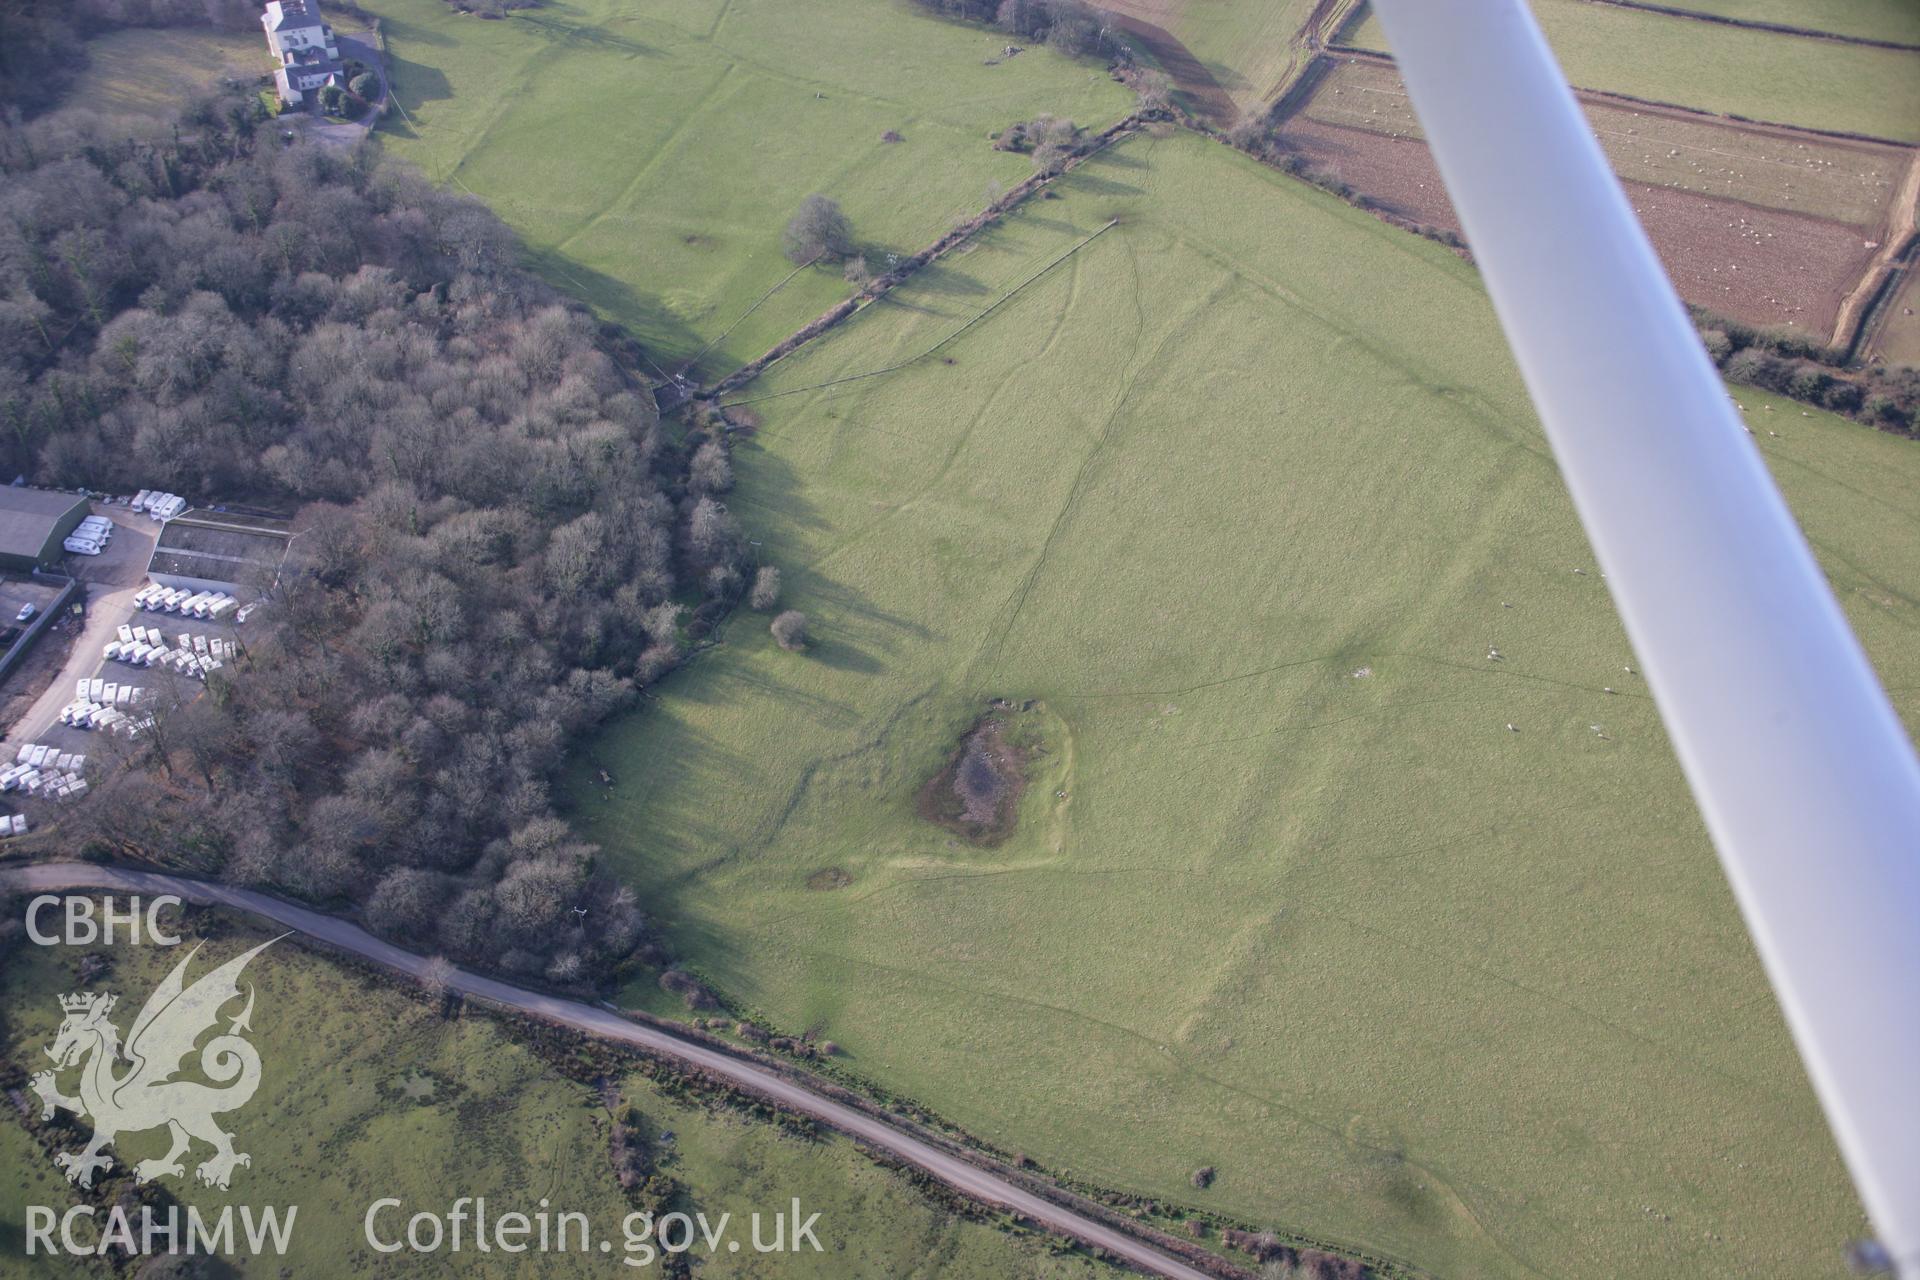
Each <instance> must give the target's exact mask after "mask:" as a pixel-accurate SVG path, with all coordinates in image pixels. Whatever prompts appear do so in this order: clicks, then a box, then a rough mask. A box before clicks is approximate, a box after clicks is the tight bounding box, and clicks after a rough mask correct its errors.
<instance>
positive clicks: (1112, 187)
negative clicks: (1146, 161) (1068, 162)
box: [1073, 169, 1140, 196]
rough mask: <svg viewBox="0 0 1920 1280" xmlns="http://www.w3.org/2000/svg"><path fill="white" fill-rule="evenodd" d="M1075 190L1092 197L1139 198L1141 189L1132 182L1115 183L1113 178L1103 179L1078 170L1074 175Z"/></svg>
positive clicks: (1083, 170)
mask: <svg viewBox="0 0 1920 1280" xmlns="http://www.w3.org/2000/svg"><path fill="white" fill-rule="evenodd" d="M1073 189H1074V190H1075V191H1079V192H1083V193H1085V194H1087V195H1092V196H1137V195H1139V194H1140V188H1139V187H1136V186H1134V185H1133V184H1132V183H1131V182H1115V181H1114V180H1113V179H1112V178H1103V177H1101V176H1100V175H1099V174H1096V173H1089V172H1087V171H1086V170H1085V169H1076V170H1074V173H1073Z"/></svg>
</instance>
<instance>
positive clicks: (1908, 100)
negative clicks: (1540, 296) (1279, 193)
mask: <svg viewBox="0 0 1920 1280" xmlns="http://www.w3.org/2000/svg"><path fill="white" fill-rule="evenodd" d="M1531 7H1532V9H1533V14H1534V17H1535V18H1537V19H1538V20H1539V22H1540V28H1541V30H1542V31H1544V32H1545V33H1546V36H1547V41H1548V43H1550V44H1551V45H1552V46H1553V52H1554V54H1555V56H1557V57H1558V58H1559V60H1560V66H1561V68H1562V70H1564V71H1565V72H1566V75H1567V79H1568V81H1569V82H1571V83H1572V84H1574V85H1577V86H1578V87H1580V88H1582V89H1599V90H1602V91H1605V92H1608V93H1624V94H1627V95H1629V96H1632V97H1636V98H1645V99H1648V100H1650V101H1653V102H1668V103H1672V104H1674V105H1676V106H1682V107H1693V108H1695V109H1697V110H1701V111H1715V112H1721V113H1723V114H1730V115H1740V116H1745V117H1747V118H1748V119H1751V120H1765V121H1770V122H1772V123H1775V124H1792V125H1800V126H1802V127H1805V128H1809V129H1829V130H1836V131H1839V132H1845V133H1863V134H1867V135H1869V136H1872V137H1876V138H1887V139H1891V140H1893V141H1895V142H1920V53H1911V52H1905V51H1901V50H1895V49H1877V48H1873V47H1870V46H1866V45H1850V44H1841V43H1839V42H1836V41H1832V40H1817V39H1810V38H1808V37H1804V36H1790V35H1780V34H1777V33H1774V32H1769V31H1743V30H1740V29H1739V28H1737V27H1729V26H1726V25H1725V24H1723V23H1717V22H1697V21H1694V20H1693V19H1689V18H1672V17H1667V16H1665V15H1662V14H1657V13H1646V12H1638V11H1635V10H1632V9H1623V8H1620V7H1618V6H1615V5H1607V4H1590V3H1588V2H1587V0H1532V6H1531ZM1347 38H1348V40H1349V42H1350V43H1352V44H1354V45H1357V46H1358V47H1360V48H1362V49H1377V50H1381V51H1383V52H1390V50H1388V47H1387V41H1386V32H1385V31H1384V30H1383V29H1382V27H1381V25H1380V20H1379V18H1377V17H1375V16H1373V15H1372V14H1369V15H1368V16H1367V17H1366V19H1365V20H1364V21H1363V22H1361V23H1360V24H1359V26H1358V27H1357V28H1355V29H1353V30H1352V31H1351V33H1350V34H1349V35H1348V37H1347Z"/></svg>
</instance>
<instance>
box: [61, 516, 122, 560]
mask: <svg viewBox="0 0 1920 1280" xmlns="http://www.w3.org/2000/svg"><path fill="white" fill-rule="evenodd" d="M111 541H113V521H111V520H109V519H107V518H106V517H105V516H88V517H87V518H86V519H85V520H82V521H81V522H80V523H79V524H77V525H75V526H73V532H72V533H70V534H68V535H67V540H66V541H65V542H63V543H61V544H60V545H62V546H64V547H65V548H66V549H67V550H68V551H70V552H72V553H73V554H74V555H79V556H97V555H99V554H100V553H101V552H102V551H105V550H106V549H107V543H109V542H111Z"/></svg>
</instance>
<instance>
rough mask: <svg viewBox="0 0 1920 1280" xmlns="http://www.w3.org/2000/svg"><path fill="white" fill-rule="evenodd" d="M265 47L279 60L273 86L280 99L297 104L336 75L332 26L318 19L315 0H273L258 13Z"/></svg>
mask: <svg viewBox="0 0 1920 1280" xmlns="http://www.w3.org/2000/svg"><path fill="white" fill-rule="evenodd" d="M260 25H261V26H262V27H265V28H266V32H267V48H268V49H270V50H272V51H273V60H274V61H275V62H277V63H279V64H280V65H279V67H277V68H276V69H275V70H274V73H273V83H274V87H275V88H276V89H277V90H278V91H279V93H280V101H281V102H283V103H285V104H286V105H287V106H297V105H298V104H299V103H300V102H302V101H304V100H305V98H306V95H307V94H309V93H311V92H313V91H314V90H315V89H319V88H322V87H323V86H325V85H326V84H328V83H329V82H330V81H335V80H336V77H338V76H339V75H340V47H339V45H338V44H336V43H335V42H334V37H333V28H332V27H329V26H328V25H327V24H326V23H325V22H322V21H321V20H320V4H319V0H273V3H271V4H269V5H268V6H267V9H266V12H265V13H263V14H261V15H260Z"/></svg>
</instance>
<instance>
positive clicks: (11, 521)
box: [0, 485, 87, 573]
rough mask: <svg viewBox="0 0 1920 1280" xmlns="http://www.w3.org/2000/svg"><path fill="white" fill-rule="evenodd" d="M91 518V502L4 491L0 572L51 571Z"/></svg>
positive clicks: (20, 490)
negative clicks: (72, 536)
mask: <svg viewBox="0 0 1920 1280" xmlns="http://www.w3.org/2000/svg"><path fill="white" fill-rule="evenodd" d="M86 518H87V500H86V499H85V498H82V497H78V496H76V495H74V494H71V493H55V492H53V491H52V490H50V489H23V488H19V487H17V486H12V485H9V486H6V487H4V488H0V569H12V570H14V571H15V572H17V573H31V572H32V571H33V570H35V569H46V568H51V567H52V566H53V565H55V564H58V563H59V562H60V558H61V556H63V555H65V554H66V553H65V551H64V550H63V549H62V548H61V546H60V544H61V543H62V542H63V541H65V540H66V536H67V535H68V534H69V533H72V532H73V529H74V526H75V525H77V524H79V523H80V522H81V521H82V520H84V519H86Z"/></svg>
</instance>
